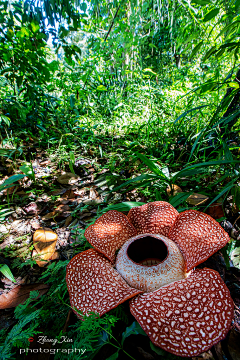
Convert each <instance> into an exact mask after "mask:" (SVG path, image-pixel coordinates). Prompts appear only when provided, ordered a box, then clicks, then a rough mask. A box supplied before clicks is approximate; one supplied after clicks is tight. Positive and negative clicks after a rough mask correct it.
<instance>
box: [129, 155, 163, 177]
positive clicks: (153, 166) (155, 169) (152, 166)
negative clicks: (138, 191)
mask: <svg viewBox="0 0 240 360" xmlns="http://www.w3.org/2000/svg"><path fill="white" fill-rule="evenodd" d="M136 155H137V156H138V157H139V158H140V159H141V160H142V161H143V162H144V164H145V165H147V166H148V167H149V169H150V170H151V171H152V172H154V174H156V175H159V176H161V177H163V178H164V179H168V178H167V176H166V175H165V174H164V173H163V170H162V169H161V167H160V166H159V165H158V164H156V163H154V162H153V161H152V160H149V159H148V158H147V157H146V156H145V155H143V154H140V153H138V152H136Z"/></svg>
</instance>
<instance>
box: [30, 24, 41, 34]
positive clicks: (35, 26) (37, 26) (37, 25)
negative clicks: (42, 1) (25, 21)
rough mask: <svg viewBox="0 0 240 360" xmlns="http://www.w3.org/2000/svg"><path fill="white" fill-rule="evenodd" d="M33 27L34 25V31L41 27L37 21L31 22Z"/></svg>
mask: <svg viewBox="0 0 240 360" xmlns="http://www.w3.org/2000/svg"><path fill="white" fill-rule="evenodd" d="M31 27H32V31H33V32H37V31H38V30H39V29H40V26H39V24H37V23H35V22H33V21H32V22H31Z"/></svg>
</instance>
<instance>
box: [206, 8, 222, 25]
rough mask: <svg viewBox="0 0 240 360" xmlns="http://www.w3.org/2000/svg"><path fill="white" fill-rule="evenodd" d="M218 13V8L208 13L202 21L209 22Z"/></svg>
mask: <svg viewBox="0 0 240 360" xmlns="http://www.w3.org/2000/svg"><path fill="white" fill-rule="evenodd" d="M219 11H220V8H215V9H213V10H211V11H209V13H207V14H206V15H205V16H204V18H203V21H204V22H206V21H209V20H211V19H213V18H215V17H216V16H217V15H218V13H219Z"/></svg>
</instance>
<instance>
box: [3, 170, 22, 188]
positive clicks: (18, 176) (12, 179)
mask: <svg viewBox="0 0 240 360" xmlns="http://www.w3.org/2000/svg"><path fill="white" fill-rule="evenodd" d="M24 177H25V175H22V174H16V175H13V176H10V178H8V179H7V180H5V181H4V183H3V184H1V185H0V191H1V190H3V189H4V188H5V186H6V185H12V184H13V183H14V182H16V181H18V180H21V179H23V178H24Z"/></svg>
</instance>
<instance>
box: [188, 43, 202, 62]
mask: <svg viewBox="0 0 240 360" xmlns="http://www.w3.org/2000/svg"><path fill="white" fill-rule="evenodd" d="M202 44H203V41H200V43H198V44H197V45H196V46H195V48H194V49H193V51H192V53H191V55H190V56H189V60H191V59H192V58H193V57H194V55H196V53H197V52H198V50H200V48H201V46H202Z"/></svg>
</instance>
